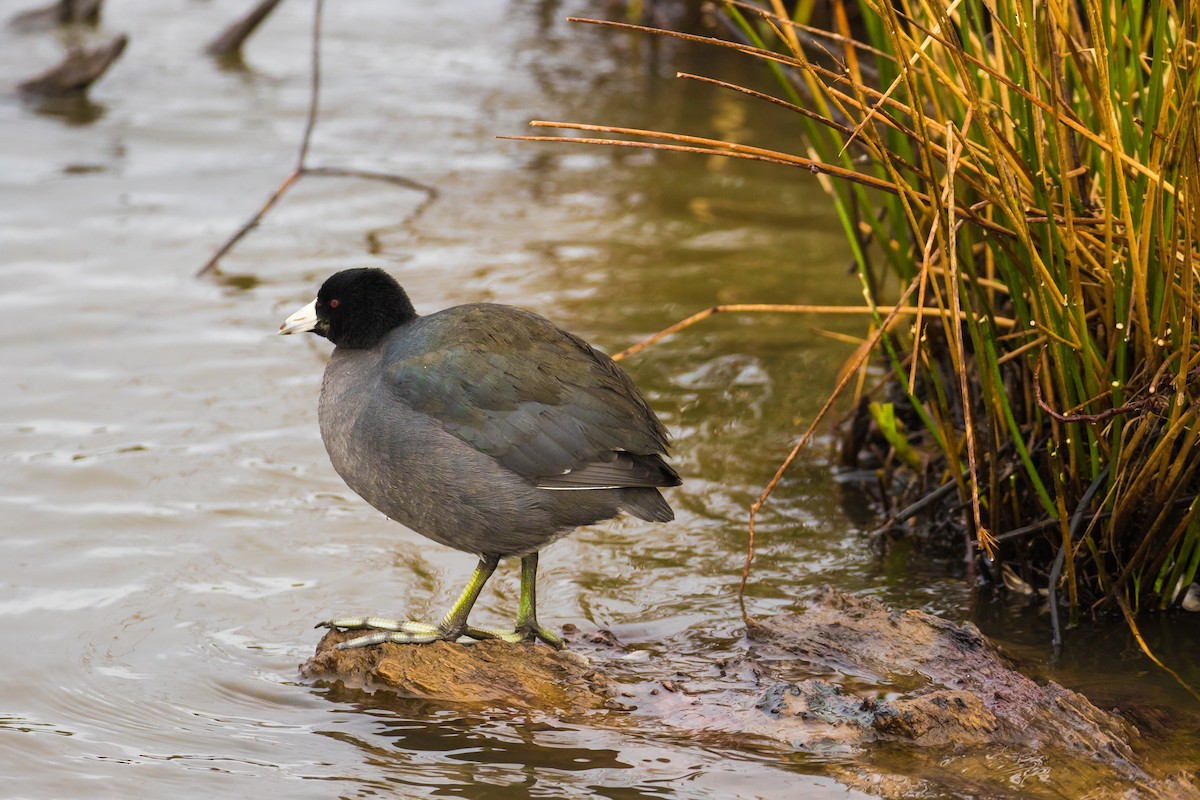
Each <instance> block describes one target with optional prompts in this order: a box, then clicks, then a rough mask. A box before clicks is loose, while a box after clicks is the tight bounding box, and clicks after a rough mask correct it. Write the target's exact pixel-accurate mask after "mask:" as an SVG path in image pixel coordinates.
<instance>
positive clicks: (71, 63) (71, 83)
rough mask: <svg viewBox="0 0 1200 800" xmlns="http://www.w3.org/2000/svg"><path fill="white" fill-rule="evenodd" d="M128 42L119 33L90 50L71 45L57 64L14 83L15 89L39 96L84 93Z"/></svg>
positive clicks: (127, 38) (117, 56)
mask: <svg viewBox="0 0 1200 800" xmlns="http://www.w3.org/2000/svg"><path fill="white" fill-rule="evenodd" d="M128 43H129V37H128V36H126V35H125V34H123V33H122V34H119V35H118V36H116V37H115V38H113V39H112V40H111V41H110V42H109V43H108V44H105V45H101V46H100V47H97V48H94V49H92V50H84V49H81V48H72V49H71V50H69V51H68V52H67V54H66V56H64V57H63V60H62V61H60V62H59V63H58V64H56V65H54V66H53V67H51V68H50V69H48V70H46V71H45V72H42V73H40V74H38V75H35V76H33V77H32V78H29V79H28V80H24V81H22V82H21V83H19V84H17V89H19V90H20V91H21V93H22V94H25V95H36V96H38V97H63V96H65V95H75V94H83V93H84V92H86V91H87V89H88V87H89V86H91V85H92V84H93V83H95V82H96V81H97V80H99V79H100V76H102V75H103V74H104V73H105V72H107V71H108V68H109V67H111V66H112V65H113V63H114V62H115V61H116V60H117V59H118V58H120V57H121V53H123V52H125V45H127V44H128Z"/></svg>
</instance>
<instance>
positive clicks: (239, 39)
mask: <svg viewBox="0 0 1200 800" xmlns="http://www.w3.org/2000/svg"><path fill="white" fill-rule="evenodd" d="M277 5H279V0H262V2H260V3H259V4H258V5H256V6H255V7H254V8H252V9H250V12H249V13H247V14H246V16H244V17H242V18H241V19H239V20H238V21H237V22H234V23H233V24H232V25H230V26H229V27H228V28H226V29H225V30H224V31H222V32H221V34H220V35H219V36H217V38H215V39H213V40H212V41H211V42H209V43H208V44H207V45H206V46H205V48H204V52H206V53H208V54H209V55H210V56H214V57H216V58H222V59H237V58H240V57H241V54H242V45H244V44H245V43H246V40H247V39H249V38H250V36H251V34H253V33H254V32H255V31H256V30H258V26H259V25H261V24H262V21H263V20H264V19H266V18H267V15H269V14H270V13H271V12H272V11H274V10H275V6H277Z"/></svg>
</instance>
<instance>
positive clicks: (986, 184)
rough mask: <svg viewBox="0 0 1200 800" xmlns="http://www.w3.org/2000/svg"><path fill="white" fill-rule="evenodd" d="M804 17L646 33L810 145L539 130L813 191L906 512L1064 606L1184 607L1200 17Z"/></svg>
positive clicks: (963, 8) (1191, 515)
mask: <svg viewBox="0 0 1200 800" xmlns="http://www.w3.org/2000/svg"><path fill="white" fill-rule="evenodd" d="M812 6H813V4H812V3H804V2H802V3H800V4H798V8H797V11H795V12H794V14H793V16H791V17H789V16H788V15H787V14H788V12H787V11H785V9H784V7H783V5H782V3H781V2H778V0H773V1H772V2H770V3H768V4H766V5H764V6H762V7H759V6H754V5H750V4H746V3H741V2H735V3H727V4H726V5H725V6H724V9H725V14H726V15H727V17H726V18H727V19H729V20H731V21H732V23H733V25H732V27H733V29H734V30H735V31H736V32H737V35H736V36H734V37H732V40H724V41H722V40H720V39H716V38H708V37H700V36H690V35H683V34H674V33H669V32H665V31H655V33H658V34H661V35H672V36H679V37H681V38H686V39H692V40H694V41H696V42H698V43H702V44H706V45H710V46H719V47H726V48H732V49H735V50H738V51H741V52H743V53H745V54H747V55H748V56H749V57H752V58H756V59H761V60H762V61H763V62H765V63H766V64H767V65H768V66H769V67H770V68H771V69H772V70H773V71H774V72H775V73H776V76H777V78H778V83H777V84H776V86H777V90H776V91H774V92H770V93H765V92H761V91H755V90H752V89H749V88H747V87H743V86H736V85H732V84H729V83H724V82H721V81H720V80H718V79H716V78H714V77H713V76H698V75H681V77H683V78H688V79H694V80H702V81H707V82H710V83H715V84H717V87H715V88H714V91H740V92H743V93H748V94H752V95H754V96H755V97H758V98H759V99H761V100H762V101H764V102H772V103H775V104H777V105H781V106H784V107H785V108H787V109H789V110H790V111H792V112H794V114H795V115H796V121H797V124H798V125H800V126H803V128H804V131H805V134H806V135H805V137H804V139H803V141H799V140H798V144H797V147H796V149H795V150H796V151H795V152H780V151H775V150H766V149H760V148H754V147H749V146H745V145H739V144H736V143H730V142H722V141H717V140H711V139H702V138H698V137H694V136H689V135H687V134H680V133H669V132H658V131H636V130H628V129H622V128H614V127H611V126H596V125H579V124H563V123H535V124H539V125H550V124H553V125H555V126H557V127H563V128H574V129H578V130H585V131H594V132H597V133H600V134H602V136H600V137H590V138H582V137H542V138H551V139H557V140H563V139H567V140H570V141H576V142H578V141H588V142H595V143H606V144H615V145H620V146H648V147H656V148H660V149H675V150H690V151H700V152H704V153H718V154H724V155H727V156H731V157H737V158H749V159H754V160H760V161H768V162H773V163H777V164H781V165H785V166H794V167H799V168H801V169H804V170H808V171H811V172H815V173H817V174H818V176H820V178H821V180H822V185H823V187H824V188H825V190H826V191H827V192H828V194H829V195H830V196H831V198H832V200H833V202H834V203H835V204H836V207H837V209H838V212H839V216H840V219H841V221H842V224H843V226H844V228H845V232H846V235H847V237H848V239H849V241H850V243H851V245H852V248H853V251H854V254H855V260H856V264H857V274H858V280H859V281H860V282H861V284H862V288H863V293H864V297H865V298H866V303H867V304H868V306H869V307H870V308H871V309H873V311H874V323H873V325H872V327H871V332H870V337H869V339H868V341H869V343H870V344H871V345H872V347H871V349H872V350H873V351H874V352H875V353H877V354H878V355H879V359H880V361H879V363H883V364H884V365H885V366H886V369H887V371H888V374H889V376H890V377H889V378H888V379H887V380H885V381H883V382H882V383H880V382H879V381H878V380H875V381H874V387H875V388H874V390H872V388H871V387H872V385H873V384H872V378H871V377H869V376H870V375H871V374H873V373H867V372H865V370H866V366H865V361H866V359H865V358H863V359H859V360H858V362H856V364H855V365H854V366H855V369H856V370H858V371H859V374H860V375H861V376H863V377H864V380H861V381H857V382H856V381H853V380H850V381H843V382H842V384H841V385H840V386H839V387H838V388H839V389H840V388H842V387H844V386H855V385H858V386H861V387H863V388H861V389H860V390H858V391H859V393H860V394H861V395H864V396H865V395H869V394H871V393H872V392H874V396H873V397H870V398H868V399H873V400H875V401H876V402H875V403H874V404H873V405H871V406H870V407H871V408H872V409H873V411H874V419H875V421H874V424H875V426H876V430H877V432H878V433H879V434H881V436H880V440H881V441H885V442H890V443H891V444H890V449H891V452H890V454H889V456H888V458H887V459H886V460H885V463H888V464H892V465H895V466H894V467H893V468H892V469H891V472H890V477H889V480H890V481H891V483H892V485H893V486H896V487H905V489H904V490H905V492H906V493H907V494H906V497H905V499H904V500H903V502H905V503H909V502H912V501H914V500H916V499H917V498H919V497H922V496H927V497H928V496H931V495H933V493H934V492H940V494H937V495H936V496H935V497H937V498H943V497H950V499H951V500H953V497H952V496H953V495H957V498H958V503H959V506H958V507H959V508H960V509H961V510H962V512H963V513H961V514H960V515H959V516H958V517H957V519H960V520H961V524H962V525H965V526H967V527H968V528H969V529H970V530H971V531H972V533H973V538H974V541H975V542H976V543H977V553H978V555H979V556H980V557H981V558H982V561H983V562H984V563H985V564H987V565H989V568H1002V570H1003V572H1004V574H1005V575H1007V576H1009V577H1010V578H1011V580H1010V583H1011V584H1013V585H1018V586H1024V587H1029V588H1032V589H1048V590H1049V591H1050V592H1051V594H1052V597H1053V598H1063V599H1065V601H1066V602H1067V603H1068V604H1069V606H1070V608H1071V609H1072V611H1076V610H1089V609H1095V610H1099V609H1102V608H1113V609H1120V610H1122V611H1124V612H1125V613H1126V615H1129V614H1131V613H1133V612H1136V611H1137V610H1139V609H1143V608H1146V607H1149V606H1153V607H1160V608H1163V607H1167V606H1170V605H1171V604H1173V603H1175V602H1177V601H1178V600H1179V598H1180V595H1181V588H1184V587H1187V586H1188V585H1189V584H1190V583H1192V581H1193V580H1194V579H1195V577H1196V572H1197V567H1198V566H1200V515H1198V514H1197V511H1198V510H1200V506H1198V501H1197V492H1198V488H1200V479H1198V475H1197V468H1198V467H1200V442H1198V437H1200V426H1198V425H1197V413H1198V411H1200V405H1198V402H1197V401H1198V399H1200V398H1198V386H1197V383H1198V380H1200V374H1198V370H1197V366H1198V363H1200V347H1198V345H1200V330H1198V329H1197V322H1198V320H1200V315H1198V309H1200V293H1198V292H1197V287H1196V281H1197V271H1196V270H1197V264H1198V261H1197V259H1198V256H1197V234H1198V232H1200V202H1198V201H1200V172H1198V170H1200V131H1198V129H1197V122H1198V120H1197V100H1198V96H1200V86H1198V81H1200V77H1198V76H1200V70H1198V65H1200V48H1198V46H1197V32H1198V30H1200V4H1197V3H1180V4H1176V3H1173V2H1163V3H1147V2H1134V1H1133V0H1073V2H1064V1H1063V0H1047V2H1033V1H1032V0H1018V1H1017V2H1013V0H988V1H987V2H984V1H983V0H961V1H960V0H954V1H953V2H946V0H929V1H928V2H922V1H921V0H890V1H889V0H860V2H859V3H857V4H856V5H854V6H853V7H849V6H848V4H846V3H843V2H839V0H833V2H832V3H831V5H830V12H831V13H830V19H831V20H832V22H831V24H830V26H829V27H830V28H831V30H826V31H822V30H816V29H813V28H810V27H808V26H807V25H805V24H802V23H803V22H804V21H805V20H803V19H801V17H802V16H803V15H804V14H806V13H807V11H808V10H809V9H811V8H812ZM851 20H854V22H853V24H852V23H851ZM605 24H615V23H605ZM626 27H636V26H626ZM646 30H649V29H646ZM779 266H780V268H781V269H787V268H789V265H782V264H781V265H779ZM888 398H890V399H891V403H888V402H887V400H888ZM856 399H863V398H856ZM862 406H863V407H866V406H867V404H866V402H865V401H864V402H863V403H862ZM902 420H907V424H905V423H904V422H902ZM917 507H920V508H925V509H926V510H929V509H938V508H940V509H942V511H941V513H942V514H946V513H947V508H948V506H947V505H946V504H945V502H942V503H941V504H935V503H924V504H921V505H918V506H917ZM914 513H915V512H914ZM910 515H911V514H909V513H904V512H896V513H895V515H894V516H895V517H897V518H900V517H905V516H910ZM995 571H996V572H997V573H999V571H1000V569H996V570H995ZM1055 605H1056V602H1052V607H1054V606H1055Z"/></svg>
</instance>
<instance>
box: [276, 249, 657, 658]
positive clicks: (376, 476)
mask: <svg viewBox="0 0 1200 800" xmlns="http://www.w3.org/2000/svg"><path fill="white" fill-rule="evenodd" d="M301 331H311V332H313V333H316V334H318V335H320V336H324V337H325V338H327V339H328V340H329V341H331V342H333V344H334V345H335V348H334V351H333V356H332V357H331V358H330V360H329V364H328V366H326V368H325V379H324V381H323V383H322V385H321V401H320V410H319V414H318V416H319V417H320V423H321V438H322V439H324V441H325V448H326V450H328V451H329V458H330V460H331V461H332V462H333V467H334V469H336V470H337V472H338V474H339V475H341V476H342V479H343V480H345V481H346V484H347V485H349V487H350V488H351V489H353V490H354V491H355V492H357V493H358V494H359V495H361V496H362V497H363V499H365V500H366V501H367V502H368V503H370V504H371V505H373V506H374V507H375V508H377V509H379V510H380V511H382V512H383V513H384V514H386V515H387V516H388V517H390V518H392V519H394V520H396V521H397V522H400V523H402V524H404V525H407V526H408V527H409V528H412V529H413V530H414V531H417V532H418V533H420V534H423V535H424V536H427V537H429V538H430V539H432V540H434V541H435V542H439V543H440V544H444V545H448V546H450V547H454V548H457V549H459V550H463V551H465V552H469V553H475V554H476V555H478V556H479V565H478V567H476V569H475V574H474V575H473V576H472V578H471V582H470V583H469V584H467V588H466V590H465V591H464V592H463V593H462V596H461V597H460V598H459V599H458V602H456V603H455V604H454V606H453V608H451V610H450V613H449V614H447V615H446V618H445V619H443V620H442V622H441V624H440V625H437V626H433V625H427V624H422V623H415V622H403V621H398V620H389V619H382V618H378V617H365V618H344V619H334V620H330V621H328V622H323V623H321V624H320V626H325V627H335V628H354V629H367V630H373V631H376V632H375V633H372V634H368V635H365V636H361V637H358V638H357V639H353V640H351V641H349V642H345V643H344V644H343V645H341V646H343V647H361V646H366V645H372V644H379V643H381V642H400V643H419V642H432V641H437V640H449V641H454V640H456V639H458V638H459V637H461V636H464V635H465V636H469V637H471V638H475V639H487V638H501V639H506V640H509V641H526V640H530V639H540V640H542V641H543V642H546V643H547V644H550V645H552V646H554V647H561V646H562V640H561V639H560V638H559V637H558V636H556V635H555V634H554V633H552V632H550V631H549V630H547V629H546V628H545V627H543V626H542V625H539V624H538V621H537V602H536V592H535V587H536V578H537V563H538V550H540V549H541V548H543V547H545V546H546V545H547V544H549V543H550V542H552V541H554V540H555V539H558V538H559V537H561V536H565V535H566V534H567V533H570V532H571V531H572V530H574V529H575V528H577V527H579V526H580V525H589V524H591V523H594V522H599V521H601V520H605V519H610V518H612V517H615V516H616V515H617V514H618V513H620V512H621V511H626V512H628V513H630V514H632V515H634V516H635V517H638V518H639V519H643V520H647V521H650V522H668V521H670V520H671V519H674V516H675V515H674V514H673V513H672V511H671V507H670V506H669V505H667V502H666V501H665V500H664V499H663V497H662V495H661V494H659V493H658V488H657V487H660V486H678V485H679V483H680V480H679V476H678V475H676V474H675V471H674V470H673V469H671V467H669V466H668V465H667V464H666V463H665V462H664V461H663V459H662V456H663V455H665V453H666V450H667V432H666V429H665V428H663V425H662V423H661V422H659V420H658V418H657V417H655V416H654V412H653V411H651V410H650V406H649V405H648V404H647V403H646V400H645V398H644V397H642V394H641V392H639V391H638V389H637V387H636V386H634V384H633V381H632V380H630V379H629V376H628V375H626V374H625V373H624V372H623V371H622V370H621V368H620V367H618V366H617V365H616V364H615V363H614V362H613V360H612V359H611V358H609V357H608V356H606V355H604V354H603V353H601V352H600V351H598V350H596V349H595V348H593V347H592V346H591V345H589V344H588V343H587V342H585V341H583V340H582V339H580V338H579V337H578V336H575V335H573V334H570V333H567V332H566V331H563V330H560V329H559V328H557V327H555V326H554V325H553V324H552V323H550V322H549V321H548V320H546V319H544V318H542V317H539V316H538V315H536V314H532V313H530V312H528V311H522V310H520V309H517V308H512V307H510V306H502V305H494V304H490V303H479V304H473V305H463V306H455V307H453V308H448V309H446V310H444V311H439V312H438V313H436V314H430V315H428V316H424V317H422V316H418V314H417V313H416V311H415V310H414V309H413V306H412V303H411V302H410V301H409V299H408V295H407V294H405V292H404V290H403V289H402V288H401V287H400V285H399V284H398V283H396V281H395V280H394V279H393V278H392V277H391V276H390V275H388V274H387V273H386V272H384V271H383V270H379V269H349V270H345V271H343V272H339V273H337V274H335V275H333V276H332V277H330V278H329V279H328V280H327V281H325V284H324V285H323V286H322V287H321V290H320V292H319V293H318V294H317V298H316V299H315V300H313V302H311V303H310V304H308V305H307V306H305V307H304V308H302V309H300V310H299V311H297V312H296V313H295V314H293V315H292V316H290V317H288V319H287V321H285V322H284V323H283V325H282V326H280V329H279V332H280V333H281V334H287V333H299V332H301ZM506 556H520V557H521V599H520V607H519V609H518V612H517V624H516V628H515V630H513V631H511V632H509V631H504V632H501V631H494V630H485V629H481V628H475V627H472V626H469V625H468V624H467V616H468V614H470V612H471V606H472V605H474V603H475V600H476V598H477V597H478V596H479V592H480V590H481V589H482V588H483V585H484V583H485V582H486V581H487V579H488V578H489V577H490V576H491V574H492V572H494V571H495V569H496V565H497V563H498V562H499V561H500V559H501V558H504V557H506ZM320 626H318V627H320Z"/></svg>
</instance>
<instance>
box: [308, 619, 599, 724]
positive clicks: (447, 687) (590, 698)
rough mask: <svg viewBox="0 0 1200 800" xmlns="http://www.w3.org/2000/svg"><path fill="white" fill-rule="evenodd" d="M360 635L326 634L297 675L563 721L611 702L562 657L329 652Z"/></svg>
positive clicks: (389, 647) (503, 650)
mask: <svg viewBox="0 0 1200 800" xmlns="http://www.w3.org/2000/svg"><path fill="white" fill-rule="evenodd" d="M358 635H361V634H360V633H356V632H352V631H351V632H347V631H335V630H331V631H329V632H328V633H327V634H325V637H324V638H323V639H322V640H321V642H320V644H318V645H317V652H316V654H315V655H314V656H313V657H312V658H310V659H309V660H308V661H307V662H306V663H305V664H304V665H303V666H302V667H301V668H300V672H301V674H302V675H304V676H305V677H306V678H310V679H313V680H319V681H328V682H333V681H341V682H342V683H344V684H346V685H348V686H350V687H351V688H366V689H389V690H391V691H394V692H396V693H397V694H400V695H402V696H405V697H416V698H422V699H426V700H437V701H444V702H448V703H483V704H487V705H491V706H507V707H511V708H525V709H539V710H549V711H555V712H558V713H560V714H563V713H565V714H568V715H570V714H572V713H579V714H582V713H584V712H586V711H591V710H594V709H598V708H602V707H604V706H606V705H607V704H608V702H609V699H610V697H611V696H612V694H613V692H612V689H611V683H610V681H609V680H608V679H607V678H605V677H604V676H603V675H600V674H599V673H597V672H596V671H595V670H594V669H592V667H591V666H590V664H589V663H588V661H587V659H586V658H584V657H583V656H580V655H578V654H575V653H572V652H570V651H568V650H561V651H559V650H553V649H551V648H549V647H546V646H545V645H540V644H534V643H527V644H509V643H507V642H500V641H483V642H473V643H471V644H457V643H451V642H434V643H433V644H422V645H399V644H384V645H378V646H375V647H363V648H356V649H353V650H338V649H336V648H335V647H334V645H336V644H337V643H338V642H342V641H345V640H347V639H352V638H354V637H355V636H358Z"/></svg>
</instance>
